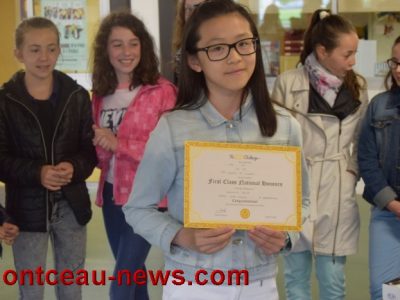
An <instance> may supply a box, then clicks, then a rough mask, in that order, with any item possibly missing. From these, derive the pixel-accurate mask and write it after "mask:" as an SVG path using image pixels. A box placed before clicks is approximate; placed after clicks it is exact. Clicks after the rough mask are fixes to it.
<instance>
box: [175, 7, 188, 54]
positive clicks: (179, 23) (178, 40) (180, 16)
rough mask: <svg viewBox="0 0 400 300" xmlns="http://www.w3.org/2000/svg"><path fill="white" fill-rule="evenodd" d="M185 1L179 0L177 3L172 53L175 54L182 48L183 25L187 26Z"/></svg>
mask: <svg viewBox="0 0 400 300" xmlns="http://www.w3.org/2000/svg"><path fill="white" fill-rule="evenodd" d="M185 1H186V0H178V1H177V4H176V18H175V25H174V34H173V37H172V54H173V55H175V54H176V52H177V51H178V50H179V49H180V48H181V44H182V36H183V27H184V26H185Z"/></svg>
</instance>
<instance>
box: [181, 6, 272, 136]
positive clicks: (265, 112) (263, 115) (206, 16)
mask: <svg viewBox="0 0 400 300" xmlns="http://www.w3.org/2000/svg"><path fill="white" fill-rule="evenodd" d="M231 13H238V14H240V15H241V16H242V17H243V18H245V19H246V20H247V21H248V22H249V24H250V28H251V32H252V34H253V36H254V37H257V38H258V37H259V35H258V32H257V27H256V25H255V24H254V22H253V20H252V18H251V16H250V13H249V12H248V10H247V9H246V8H245V7H243V6H242V5H240V4H237V3H235V2H233V1H231V0H210V1H206V2H203V3H202V4H201V5H199V6H198V7H197V8H196V9H195V11H194V12H193V14H192V16H191V17H190V18H189V20H188V22H187V23H186V26H185V31H184V35H183V40H182V63H181V66H180V72H179V73H180V74H181V76H180V79H179V89H178V96H177V103H176V106H175V110H177V109H184V110H193V109H197V108H199V107H200V106H202V105H204V101H203V102H201V101H200V97H201V94H202V93H203V92H204V93H205V94H208V88H207V85H206V81H205V78H204V74H203V72H200V73H197V72H195V71H193V70H192V69H191V68H190V67H189V65H188V56H189V55H195V54H196V52H197V51H196V48H197V42H198V41H199V40H200V36H199V28H200V26H201V24H203V23H204V22H205V21H208V20H210V19H213V18H216V17H219V16H223V15H227V14H231ZM245 90H249V91H250V92H251V93H252V95H253V102H254V107H255V111H256V115H257V119H258V124H259V126H260V131H261V134H262V135H264V136H273V135H274V133H275V132H276V128H277V119H276V114H275V110H274V108H273V106H272V103H271V99H270V97H269V94H268V89H267V84H266V81H265V75H264V67H263V62H262V56H261V49H260V47H259V45H258V46H257V51H256V65H255V69H254V72H253V75H252V76H251V77H250V80H249V82H248V83H247V85H246V87H245ZM243 101H244V99H242V102H243Z"/></svg>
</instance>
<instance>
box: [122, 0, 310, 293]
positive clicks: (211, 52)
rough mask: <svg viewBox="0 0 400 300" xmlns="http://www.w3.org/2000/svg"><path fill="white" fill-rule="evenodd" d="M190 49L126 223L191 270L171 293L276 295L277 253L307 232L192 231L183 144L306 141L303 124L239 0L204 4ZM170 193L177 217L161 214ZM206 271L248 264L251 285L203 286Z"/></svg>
mask: <svg viewBox="0 0 400 300" xmlns="http://www.w3.org/2000/svg"><path fill="white" fill-rule="evenodd" d="M182 49H183V51H182V64H181V67H180V68H181V69H180V74H181V75H182V76H181V79H180V80H179V89H178V98H177V104H176V106H175V109H174V110H173V111H172V112H170V113H167V114H165V115H163V116H162V117H161V119H160V121H159V123H158V125H157V127H156V128H155V130H154V131H153V132H152V134H151V136H150V139H149V141H148V143H147V145H146V149H145V153H144V156H143V159H142V161H141V163H140V165H139V168H138V172H137V174H136V177H135V182H134V187H133V192H132V193H131V195H130V196H129V200H128V203H127V204H126V205H125V206H124V207H123V211H124V213H125V216H126V220H127V222H128V223H129V224H130V225H131V226H132V227H133V229H134V231H135V232H137V233H138V234H140V235H142V236H143V237H144V238H145V239H146V240H148V241H149V242H150V243H151V244H153V245H156V246H158V247H160V248H161V249H162V250H163V252H164V254H165V269H166V270H179V271H180V274H181V275H183V277H180V279H179V278H177V277H175V278H173V276H170V278H169V280H168V283H167V285H166V286H164V290H163V299H185V300H190V299H253V300H255V299H275V300H276V299H278V292H277V288H276V281H275V277H276V273H277V254H278V253H279V252H280V251H281V250H283V249H290V247H291V245H294V244H295V243H296V240H297V239H298V234H297V233H289V234H288V233H286V232H280V231H275V230H271V229H268V228H266V227H261V226H260V227H256V228H253V229H252V230H249V231H244V230H234V229H233V228H231V227H222V228H214V229H193V228H185V227H183V224H182V223H183V210H184V198H183V188H184V181H183V177H184V176H183V175H184V143H185V141H187V140H198V141H214V142H234V143H249V144H250V143H253V144H280V145H295V146H300V145H301V130H300V127H299V124H298V123H297V122H296V120H295V119H294V118H293V117H292V116H291V115H290V114H289V113H288V112H287V111H286V110H284V109H282V108H280V107H274V106H273V105H272V103H271V100H270V98H269V96H268V90H267V86H266V81H265V77H264V69H263V63H262V57H261V50H260V47H259V36H258V32H257V29H256V26H255V24H254V22H253V20H252V18H251V15H250V14H249V12H248V11H247V10H246V9H245V8H244V7H243V6H241V5H240V4H237V3H235V2H233V1H231V0H211V1H206V2H204V3H203V4H201V5H200V6H198V7H197V8H196V9H195V10H194V12H193V15H192V16H191V17H190V18H189V20H188V23H187V24H186V28H185V33H184V38H183V42H182ZM303 165H305V164H303ZM303 179H304V181H303V183H304V184H303V201H304V202H303V207H304V208H307V206H308V197H307V192H308V189H307V186H308V185H307V183H308V181H307V174H306V172H305V169H303ZM166 195H167V196H168V200H169V202H168V211H169V214H163V213H160V212H159V211H157V203H158V202H159V201H160V199H162V198H163V197H165V196H166ZM306 215H307V214H306V212H305V211H303V216H304V217H305V216H306ZM200 269H201V271H202V272H203V273H202V275H205V274H209V275H210V274H212V273H213V271H215V270H218V271H221V272H224V274H227V272H228V271H229V270H244V271H246V272H248V279H249V284H248V285H246V284H245V281H244V280H243V279H244V278H243V277H239V278H237V279H238V281H239V282H237V281H235V283H234V284H233V285H229V282H228V280H226V281H224V282H223V284H222V285H212V284H211V280H210V277H207V275H205V276H206V278H208V282H209V283H210V284H206V285H202V284H203V283H205V281H204V279H205V278H204V277H203V276H202V275H201V276H199V273H198V271H199V270H200ZM204 272H205V273H204ZM182 278H183V279H184V282H182ZM174 279H176V280H178V281H179V282H177V281H176V280H174ZM199 279H201V282H199ZM178 284H180V285H178Z"/></svg>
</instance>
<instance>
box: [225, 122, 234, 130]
mask: <svg viewBox="0 0 400 300" xmlns="http://www.w3.org/2000/svg"><path fill="white" fill-rule="evenodd" d="M226 127H228V128H231V129H232V128H233V127H234V126H233V124H232V123H228V124H226Z"/></svg>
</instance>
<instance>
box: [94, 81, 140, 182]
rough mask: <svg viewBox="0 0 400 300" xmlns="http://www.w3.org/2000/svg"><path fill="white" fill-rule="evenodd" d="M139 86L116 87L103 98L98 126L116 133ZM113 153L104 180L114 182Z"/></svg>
mask: <svg viewBox="0 0 400 300" xmlns="http://www.w3.org/2000/svg"><path fill="white" fill-rule="evenodd" d="M139 88H140V86H138V87H136V88H134V89H133V90H129V88H118V89H116V90H115V93H114V94H112V95H108V96H106V97H104V98H103V107H102V109H101V111H100V127H102V128H109V129H111V131H112V132H113V133H114V134H115V135H116V134H117V132H118V128H119V125H120V124H121V122H122V120H123V118H124V115H125V112H126V110H127V109H128V107H129V105H131V103H133V101H134V100H135V97H136V94H137V92H138V91H139ZM114 165H115V155H113V157H112V158H111V160H110V169H109V171H108V174H107V177H106V181H107V182H109V183H111V184H113V183H114Z"/></svg>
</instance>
